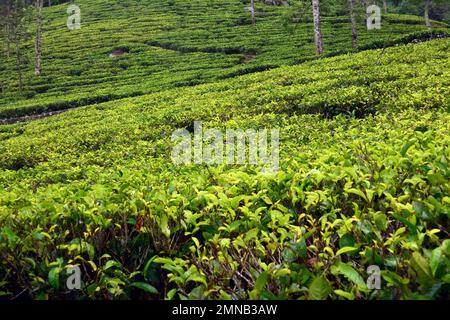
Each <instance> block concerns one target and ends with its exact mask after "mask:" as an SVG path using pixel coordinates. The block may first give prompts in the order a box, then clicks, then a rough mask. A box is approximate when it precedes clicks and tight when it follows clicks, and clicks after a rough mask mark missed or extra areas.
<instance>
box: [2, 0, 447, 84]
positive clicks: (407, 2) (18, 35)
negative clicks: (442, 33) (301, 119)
mask: <svg viewBox="0 0 450 320" xmlns="http://www.w3.org/2000/svg"><path fill="white" fill-rule="evenodd" d="M246 1H247V4H248V5H249V6H248V7H247V8H248V11H250V12H251V19H252V24H253V25H255V24H256V20H257V17H256V10H255V2H257V1H261V2H263V3H265V4H270V5H289V4H290V3H292V2H293V1H284V0H283V1H281V0H280V1H278V0H273V1H272V0H270V1H267V0H246ZM297 1H300V2H303V3H304V4H307V3H308V2H309V1H311V3H310V4H311V8H312V17H313V22H314V39H315V48H316V53H317V55H320V54H322V53H323V50H324V49H323V42H322V31H321V0H297ZM325 1H330V0H322V3H324V2H325ZM338 1H340V2H341V4H345V3H346V6H347V8H348V14H349V21H350V23H351V26H352V45H353V47H355V48H356V46H357V39H358V32H357V19H356V16H357V12H358V10H361V8H367V7H368V6H370V5H373V4H378V5H380V6H382V7H383V10H384V12H385V13H387V12H388V11H389V10H390V7H391V6H392V7H393V8H401V9H402V8H403V9H404V8H405V7H408V6H409V7H410V8H415V9H416V10H417V12H418V13H421V14H423V16H424V18H425V23H426V25H427V26H428V27H430V28H431V22H430V19H432V18H433V17H434V16H433V15H434V14H435V13H434V11H430V10H431V8H434V7H433V6H434V4H440V5H443V6H445V1H446V0H393V1H391V2H388V1H387V0H336V1H335V2H334V3H338ZM69 2H73V0H2V2H1V3H0V39H1V40H2V41H1V42H2V43H4V45H3V48H1V49H2V50H3V52H4V55H5V57H6V59H7V60H9V59H14V60H15V65H16V71H17V77H18V87H19V92H22V87H23V76H22V65H23V62H24V59H25V57H24V55H23V53H22V49H21V46H22V44H23V42H25V41H27V40H30V39H31V38H34V53H35V54H34V55H35V59H34V73H35V75H36V76H40V75H41V73H42V45H43V44H42V33H43V20H44V16H43V7H46V6H52V5H57V4H61V3H69ZM419 8H422V9H419ZM403 9H402V10H403ZM411 10H412V9H411ZM403 11H404V10H403ZM431 13H433V14H431ZM30 29H34V32H30Z"/></svg>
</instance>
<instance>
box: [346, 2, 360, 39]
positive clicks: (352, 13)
mask: <svg viewBox="0 0 450 320" xmlns="http://www.w3.org/2000/svg"><path fill="white" fill-rule="evenodd" d="M348 6H349V9H350V21H351V23H352V47H353V48H356V46H357V45H358V31H357V24H356V16H355V0H348Z"/></svg>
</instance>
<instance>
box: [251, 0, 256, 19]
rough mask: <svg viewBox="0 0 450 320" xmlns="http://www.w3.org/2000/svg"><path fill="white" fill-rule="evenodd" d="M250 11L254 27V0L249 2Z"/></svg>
mask: <svg viewBox="0 0 450 320" xmlns="http://www.w3.org/2000/svg"><path fill="white" fill-rule="evenodd" d="M250 6H251V7H250V11H251V12H252V24H253V25H254V24H255V23H256V19H255V0H251V1H250Z"/></svg>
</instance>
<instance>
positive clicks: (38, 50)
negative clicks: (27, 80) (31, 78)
mask: <svg viewBox="0 0 450 320" xmlns="http://www.w3.org/2000/svg"><path fill="white" fill-rule="evenodd" d="M43 5H44V0H36V11H37V19H36V39H35V42H34V51H35V56H36V57H35V58H36V59H35V65H34V74H35V75H36V76H40V75H41V58H42V7H43Z"/></svg>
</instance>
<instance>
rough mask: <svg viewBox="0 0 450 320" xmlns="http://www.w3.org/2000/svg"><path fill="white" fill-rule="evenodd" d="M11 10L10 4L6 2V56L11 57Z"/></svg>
mask: <svg viewBox="0 0 450 320" xmlns="http://www.w3.org/2000/svg"><path fill="white" fill-rule="evenodd" d="M10 14H11V10H10V2H9V1H8V2H6V17H5V29H6V37H5V38H6V56H7V57H8V58H9V57H10V56H11V17H10Z"/></svg>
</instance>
